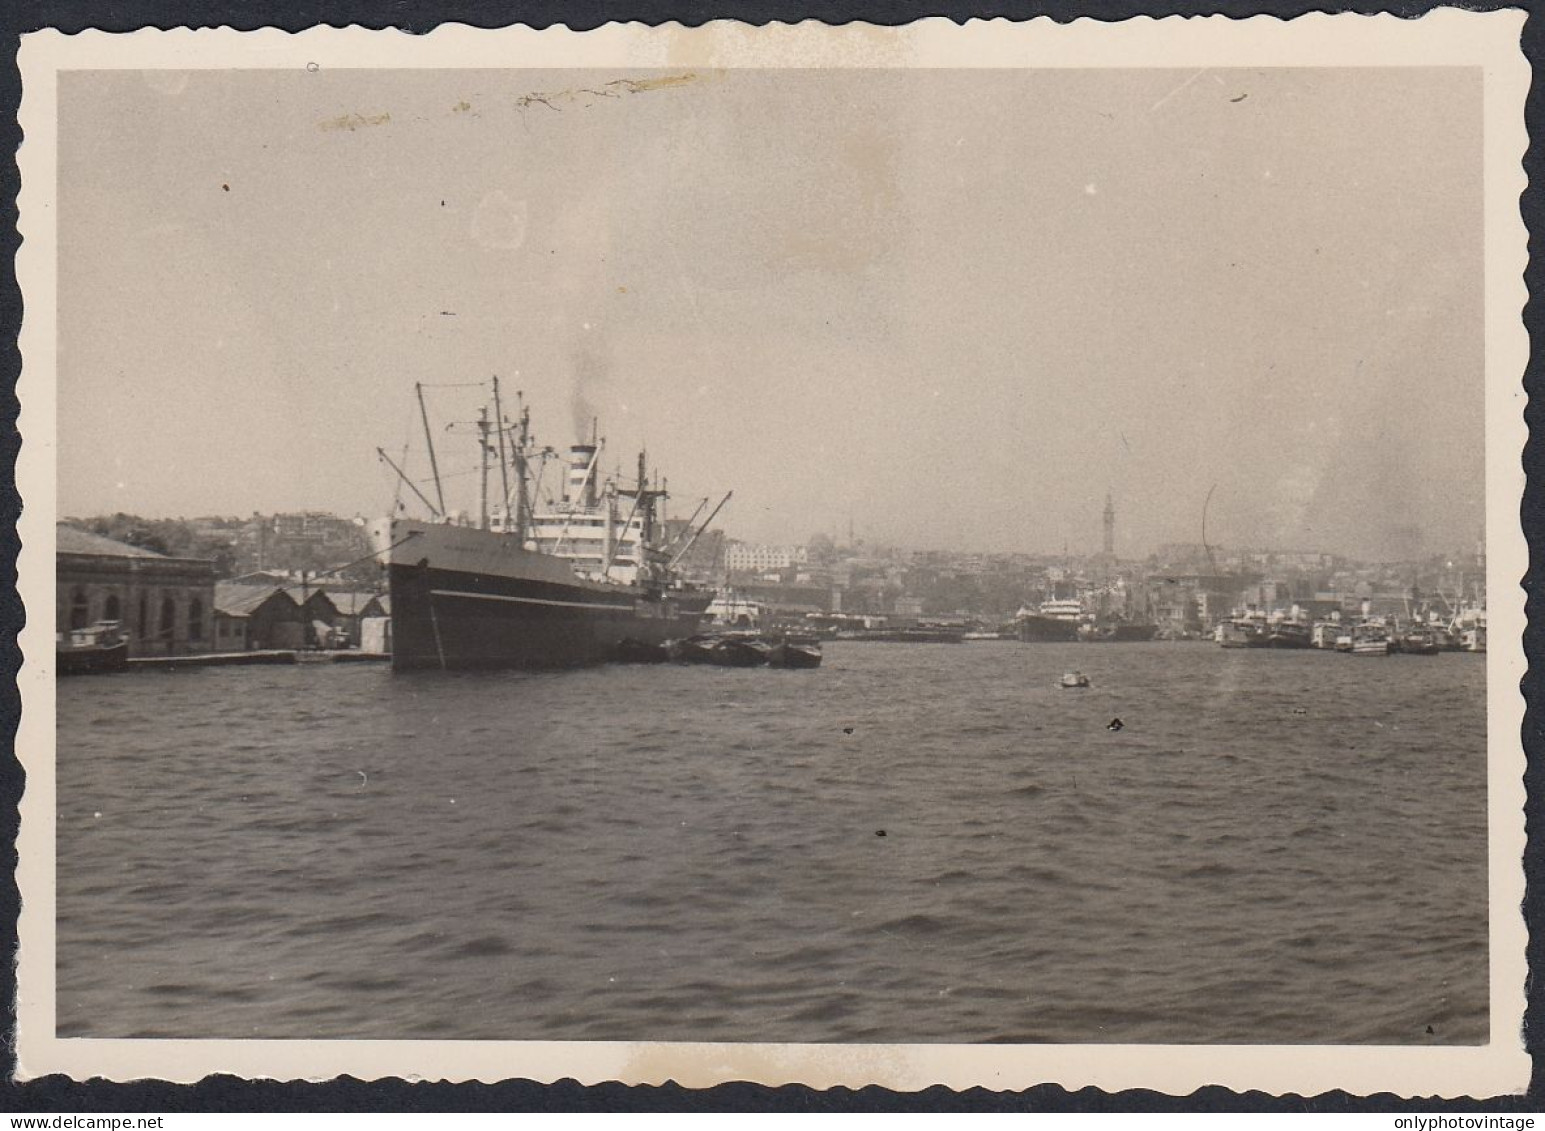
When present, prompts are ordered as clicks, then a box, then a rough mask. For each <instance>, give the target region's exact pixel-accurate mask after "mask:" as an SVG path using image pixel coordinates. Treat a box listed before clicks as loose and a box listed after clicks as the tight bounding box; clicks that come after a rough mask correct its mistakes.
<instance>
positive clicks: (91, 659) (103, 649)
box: [54, 640, 129, 675]
mask: <svg viewBox="0 0 1545 1131" xmlns="http://www.w3.org/2000/svg"><path fill="white" fill-rule="evenodd" d="M128 666H129V642H128V641H127V640H123V641H120V642H118V643H117V644H110V645H103V646H85V647H80V648H59V649H57V650H56V651H55V653H54V670H55V671H56V672H57V673H58V674H59V675H99V674H101V673H103V672H121V671H124V670H125V669H127V668H128Z"/></svg>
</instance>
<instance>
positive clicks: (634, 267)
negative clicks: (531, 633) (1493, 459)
mask: <svg viewBox="0 0 1545 1131" xmlns="http://www.w3.org/2000/svg"><path fill="white" fill-rule="evenodd" d="M669 74H671V72H626V73H624V72H606V73H598V72H575V71H541V72H532V71H506V72H491V71H473V72H469V71H456V72H446V71H416V72H413V71H401V72H387V71H376V72H353V73H347V72H338V73H333V72H326V71H324V72H320V73H305V72H298V73H296V72H282V73H281V72H262V71H260V72H250V71H249V72H194V73H187V74H182V73H167V72H156V73H139V72H76V73H65V74H63V75H61V77H60V88H59V91H60V170H59V186H60V211H59V231H60V265H59V266H60V270H59V305H60V319H59V326H60V339H59V345H60V349H59V382H60V396H59V411H60V417H59V452H60V457H59V458H60V507H61V509H62V511H63V512H64V513H66V514H90V513H97V512H103V511H111V510H124V511H131V512H138V513H141V514H151V515H187V516H192V515H198V514H245V513H250V512H252V511H255V510H261V511H265V512H267V511H274V510H292V509H306V508H317V509H327V510H333V511H336V512H339V513H343V514H354V513H356V512H357V513H360V514H366V515H373V514H376V513H385V512H386V510H387V509H388V507H389V506H390V503H391V500H392V498H393V496H394V493H395V484H394V476H393V475H392V473H391V472H390V471H389V470H388V469H387V468H386V467H385V466H384V465H382V464H380V463H379V462H378V461H377V459H376V457H375V454H374V450H375V447H376V446H377V445H380V446H382V447H384V448H386V449H387V450H388V451H389V452H391V453H392V455H393V457H394V458H396V457H397V456H400V455H401V453H402V448H403V444H404V442H405V441H409V440H411V442H412V446H413V449H414V450H413V452H412V453H411V454H410V455H409V457H408V458H409V461H410V463H411V468H410V470H412V471H413V473H414V474H415V476H419V475H427V463H426V461H425V459H424V454H423V442H422V438H421V434H420V433H419V431H418V425H417V417H416V412H417V409H416V405H415V403H414V401H413V383H414V382H415V381H423V382H425V383H439V382H478V381H486V380H487V379H488V378H489V376H490V375H491V374H494V373H497V374H499V375H500V377H501V379H502V380H503V382H504V385H505V389H506V392H511V391H513V390H514V389H517V388H518V389H522V390H524V391H525V393H526V397H527V400H528V402H529V403H530V404H531V406H532V409H533V420H534V424H535V427H536V431H537V434H538V436H539V437H540V439H541V440H542V441H543V442H545V443H550V444H553V445H555V446H566V445H567V444H569V443H570V442H571V441H572V440H573V439H574V429H575V426H576V424H577V423H578V422H579V421H581V420H583V419H584V418H585V417H587V416H588V415H589V414H590V413H594V414H596V415H598V416H600V418H601V431H602V434H603V435H605V436H606V437H607V438H608V441H609V456H608V459H607V461H606V466H607V468H608V470H609V469H610V468H611V467H612V466H613V465H614V464H615V463H618V462H620V463H621V464H622V466H623V467H625V468H631V467H632V466H633V462H634V458H635V454H636V451H637V448H638V446H639V445H640V444H641V443H647V445H648V447H649V451H650V453H651V460H652V462H655V463H658V464H659V465H660V467H661V468H662V470H663V471H664V473H665V474H666V475H667V476H668V477H669V480H670V483H671V486H672V489H673V491H674V492H675V494H676V500H675V503H674V504H673V510H675V511H676V512H678V513H680V512H685V511H690V510H691V509H692V507H693V505H695V503H696V501H697V499H698V498H700V497H702V496H704V495H709V494H713V495H715V496H717V495H718V494H722V493H723V492H724V491H726V490H729V489H731V488H733V489H734V490H735V500H734V501H733V502H732V503H731V505H730V507H729V508H727V509H726V511H725V512H724V514H723V515H722V516H721V521H720V522H719V523H716V525H722V526H723V527H724V528H725V529H726V531H727V532H728V533H730V534H731V535H732V536H738V537H744V538H751V539H763V540H784V539H788V540H803V539H805V538H806V537H808V536H809V535H810V534H812V533H813V532H815V531H819V530H824V531H827V532H832V533H837V532H839V531H840V532H845V531H846V529H847V524H848V520H849V516H850V515H851V516H852V517H853V519H854V521H855V524H856V526H857V529H858V532H859V534H860V535H862V536H865V537H868V538H870V539H874V540H881V541H890V542H897V543H900V544H904V545H911V546H918V547H947V546H952V545H955V546H961V547H966V548H975V549H982V550H1027V551H1038V550H1039V551H1060V550H1061V548H1062V547H1063V545H1064V544H1067V545H1069V546H1070V547H1071V549H1072V550H1073V551H1075V552H1077V551H1080V550H1083V551H1091V550H1096V549H1098V548H1099V544H1100V512H1101V509H1102V507H1103V505H1104V498H1105V493H1106V491H1107V490H1109V491H1110V492H1111V493H1112V494H1113V495H1114V497H1115V501H1116V508H1117V514H1118V527H1117V528H1118V552H1121V553H1123V554H1126V555H1132V556H1136V555H1138V554H1142V553H1146V552H1147V551H1148V550H1149V549H1150V548H1151V547H1152V546H1153V545H1154V544H1156V543H1159V542H1164V541H1195V540H1197V539H1198V537H1199V535H1200V522H1201V513H1202V504H1203V499H1204V498H1205V497H1206V495H1207V492H1208V489H1209V488H1210V487H1212V486H1213V485H1214V484H1216V492H1215V494H1214V498H1213V501H1212V504H1211V508H1210V511H1209V515H1208V532H1209V537H1210V540H1212V541H1213V542H1216V543H1222V544H1228V545H1235V546H1238V545H1246V544H1252V545H1276V546H1281V547H1290V548H1302V549H1325V550H1330V551H1336V552H1344V553H1351V554H1356V555H1362V556H1369V557H1381V556H1405V555H1407V554H1410V553H1412V552H1417V551H1420V550H1422V549H1441V548H1446V547H1448V546H1451V545H1456V544H1465V543H1468V542H1470V541H1471V540H1473V538H1474V537H1475V536H1476V535H1477V534H1478V532H1479V530H1480V527H1481V513H1482V499H1483V490H1484V487H1483V481H1482V469H1483V448H1482V443H1483V424H1482V364H1483V357H1484V351H1483V338H1482V256H1481V221H1482V210H1481V176H1480V143H1481V136H1480V121H1481V100H1480V95H1481V88H1480V73H1479V71H1478V70H1474V69H1458V68H1452V69H1441V70H1440V69H1430V70H1415V69H1393V68H1369V69H1359V70H1304V69H1295V70H1270V71H1228V70H1213V71H1206V72H1194V71H1173V70H1151V71H1024V72H1013V71H988V72H965V71H931V72H921V71H906V72H901V71H870V72H853V71H740V72H713V73H699V74H697V75H696V76H695V78H693V79H692V80H691V81H683V82H674V83H673V82H666V83H654V84H652V85H649V84H648V80H653V79H659V78H662V77H666V76H668V75H669ZM615 80H634V81H632V82H626V81H624V82H617V81H615ZM638 80H644V81H642V82H640V81H638ZM583 88H588V89H589V90H591V91H596V92H602V93H584V91H583ZM536 92H542V93H543V94H544V95H545V98H546V101H545V102H544V101H536V100H532V99H524V98H523V96H526V95H531V94H533V93H536ZM603 95H604V96H603ZM480 397H481V394H480V393H479V392H478V390H476V389H443V390H435V391H433V392H432V393H431V402H430V403H431V410H432V412H433V414H434V418H435V422H436V426H437V429H438V427H439V426H440V425H443V424H444V423H445V422H446V421H449V420H471V419H472V418H473V417H474V416H475V414H476V408H477V405H478V404H479V403H480ZM437 446H438V448H439V451H440V455H441V461H442V468H443V469H445V470H447V471H453V470H455V471H462V472H465V469H467V468H469V467H472V466H473V465H474V464H475V448H474V447H473V445H472V443H471V442H470V439H468V438H467V437H466V435H464V434H463V435H458V434H457V433H455V432H452V433H449V434H447V433H443V432H441V433H439V436H438V438H437ZM474 484H475V476H471V475H467V474H464V473H463V474H461V475H459V476H457V477H455V478H450V479H448V480H447V491H448V493H451V492H454V493H455V494H456V495H457V496H458V497H459V500H460V502H461V504H462V505H465V506H469V507H470V506H471V505H472V501H473V499H474V498H475V496H474V491H475V486H474ZM1424 539H1425V541H1423V540H1424Z"/></svg>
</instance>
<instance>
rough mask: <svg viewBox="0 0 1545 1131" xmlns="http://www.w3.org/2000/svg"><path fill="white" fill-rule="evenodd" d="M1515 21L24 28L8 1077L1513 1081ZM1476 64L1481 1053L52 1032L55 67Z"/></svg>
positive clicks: (1518, 999)
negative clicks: (1481, 242) (1483, 826)
mask: <svg viewBox="0 0 1545 1131" xmlns="http://www.w3.org/2000/svg"><path fill="white" fill-rule="evenodd" d="M1524 15H1525V14H1524V13H1523V12H1522V11H1503V12H1492V13H1474V12H1465V11H1460V10H1457V9H1440V10H1437V11H1434V12H1431V13H1429V14H1427V15H1425V16H1422V17H1420V18H1418V19H1415V20H1405V19H1399V18H1396V17H1393V16H1388V15H1378V16H1358V15H1327V14H1323V13H1317V14H1311V15H1305V16H1301V17H1298V18H1295V19H1292V20H1287V21H1284V20H1280V19H1277V18H1275V17H1268V16H1256V17H1253V18H1250V19H1246V20H1231V19H1228V18H1226V17H1222V16H1209V17H1195V18H1181V17H1170V18H1166V19H1162V20H1154V19H1150V18H1146V17H1144V18H1139V19H1131V20H1126V21H1120V22H1110V23H1105V22H1098V21H1095V20H1090V19H1080V20H1077V21H1074V22H1073V23H1070V24H1057V23H1055V22H1053V21H1051V20H1049V19H1045V18H1040V19H1035V20H1030V21H1026V22H1022V23H1011V22H1007V21H1003V20H994V21H972V22H970V23H968V24H966V25H964V26H961V25H957V24H955V23H953V22H951V21H949V20H945V19H929V20H923V21H920V22H917V23H913V24H910V25H907V26H904V27H899V28H884V27H876V26H872V25H865V24H847V25H843V26H840V27H830V26H827V25H825V24H822V23H817V22H813V21H812V22H806V23H801V24H797V25H783V24H776V25H769V26H765V27H752V26H749V25H744V24H736V23H730V22H717V23H711V24H708V25H705V26H703V27H699V28H686V27H683V26H681V25H679V24H665V25H662V26H659V27H648V26H645V25H642V24H622V25H619V24H612V25H608V26H605V27H602V28H598V29H596V30H594V31H588V32H574V31H570V30H569V29H567V28H564V27H555V28H550V29H547V30H542V31H536V30H532V29H530V28H526V27H512V28H506V29H500V30H490V31H485V30H479V29H474V28H469V27H465V26H460V25H456V26H444V27H440V28H438V29H436V30H435V31H433V32H431V33H429V34H427V35H410V34H407V33H404V32H397V31H370V30H366V29H362V28H330V27H319V28H314V29H311V30H308V31H305V32H302V33H299V34H290V33H287V32H283V31H278V30H275V29H264V30H261V31H253V32H238V31H234V30H232V29H229V28H221V29H215V30H203V31H192V30H188V29H177V30H172V31H158V30H155V29H149V30H143V31H139V32H135V33H130V34H121V35H120V34H107V33H102V32H96V31H88V32H84V33H81V34H79V35H75V36H70V35H64V34H61V33H59V32H55V31H42V32H38V33H35V34H31V35H26V36H24V37H23V38H22V43H21V48H20V56H19V58H20V66H21V72H22V102H21V112H20V121H21V126H22V129H23V135H24V136H23V143H22V146H21V149H20V152H19V162H20V166H21V185H22V187H21V194H20V198H19V208H20V224H19V227H20V230H21V235H22V239H23V242H22V245H21V249H20V252H19V254H18V257H17V270H18V277H19V279H20V283H21V289H22V294H23V300H24V319H23V325H22V331H21V350H22V357H23V368H22V374H21V379H20V382H19V385H18V396H19V398H20V401H21V418H20V428H21V432H22V437H23V445H22V448H21V453H20V457H19V461H18V465H17V482H18V488H19V490H20V493H21V496H22V500H23V505H24V511H23V514H22V517H21V520H20V521H19V523H18V529H19V533H20V535H21V539H22V551H21V557H20V560H19V562H18V574H19V582H18V584H19V588H20V592H21V594H22V598H23V601H24V603H25V606H26V608H27V610H28V616H27V625H26V627H25V629H24V630H23V632H22V634H21V647H22V651H23V655H24V657H25V658H24V661H23V666H22V668H21V671H20V673H19V675H18V677H17V679H18V683H19V686H20V692H21V697H22V719H21V725H20V729H19V731H18V735H17V751H18V754H19V756H20V758H21V760H22V762H23V765H24V767H25V770H26V774H27V778H26V792H25V795H24V796H23V798H22V801H21V834H20V837H19V841H18V850H19V853H20V861H21V862H20V866H19V868H18V874H17V879H18V883H19V886H20V890H21V898H22V911H21V920H20V954H19V966H18V977H19V982H18V985H19V991H18V1001H17V1013H18V1026H19V1028H18V1040H17V1053H18V1064H19V1069H18V1076H19V1077H20V1078H22V1079H27V1078H33V1077H37V1076H40V1075H44V1074H48V1073H63V1074H65V1075H67V1076H70V1077H73V1078H76V1079H83V1078H86V1077H93V1076H97V1077H105V1078H108V1079H112V1080H129V1079H135V1078H146V1077H148V1078H155V1079H164V1080H172V1081H194V1080H198V1079H200V1078H201V1077H203V1076H205V1075H208V1074H211V1073H230V1074H233V1075H236V1076H240V1077H247V1078H270V1079H281V1080H325V1079H330V1078H332V1077H334V1076H337V1075H340V1074H348V1075H351V1076H354V1077H358V1078H361V1079H366V1080H369V1079H375V1078H380V1077H388V1076H394V1077H402V1078H406V1079H410V1080H414V1079H420V1080H448V1081H461V1080H481V1081H496V1080H503V1079H512V1078H522V1079H530V1080H536V1081H543V1082H551V1081H556V1080H559V1079H562V1078H566V1077H567V1078H573V1079H576V1080H578V1081H580V1082H581V1083H585V1084H595V1083H601V1082H604V1081H619V1082H622V1083H626V1084H660V1083H663V1082H665V1081H668V1080H673V1081H676V1082H677V1083H679V1084H682V1085H685V1086H688V1087H706V1086H710V1085H713V1084H717V1083H721V1082H725V1081H734V1080H749V1081H755V1082H758V1083H761V1084H766V1085H771V1086H776V1085H781V1084H785V1083H802V1084H805V1085H808V1086H810V1087H812V1088H826V1087H833V1086H845V1087H851V1088H858V1087H862V1086H865V1085H871V1084H876V1085H881V1086H884V1087H887V1088H891V1089H896V1090H901V1091H908V1090H916V1089H922V1088H926V1087H930V1086H933V1085H941V1084H942V1085H946V1086H948V1087H951V1088H956V1089H963V1088H969V1087H977V1086H980V1087H985V1088H989V1089H995V1090H1018V1089H1023V1088H1027V1087H1031V1086H1033V1085H1036V1084H1043V1083H1055V1084H1060V1085H1062V1086H1064V1087H1066V1088H1069V1089H1078V1088H1083V1087H1086V1086H1091V1085H1092V1086H1095V1087H1098V1088H1102V1089H1105V1090H1107V1091H1111V1092H1115V1091H1120V1090H1123V1089H1127V1088H1151V1089H1154V1090H1156V1091H1160V1092H1166V1093H1172V1094H1182V1095H1183V1094H1187V1093H1190V1092H1192V1091H1194V1090H1196V1089H1197V1088H1200V1087H1203V1086H1205V1085H1212V1084H1216V1085H1223V1086H1225V1087H1229V1088H1233V1089H1236V1090H1241V1091H1243V1090H1247V1089H1260V1090H1262V1091H1265V1092H1270V1093H1276V1094H1283V1093H1297V1094H1304V1095H1313V1094H1318V1093H1322V1092H1325V1091H1329V1090H1332V1089H1344V1090H1346V1091H1348V1092H1351V1093H1354V1094H1363V1095H1366V1094H1371V1093H1375V1092H1393V1093H1396V1094H1398V1095H1402V1096H1431V1097H1453V1096H1462V1095H1469V1096H1494V1095H1502V1094H1511V1093H1521V1092H1523V1091H1524V1089H1525V1088H1526V1087H1527V1084H1528V1081H1529V1074H1530V1067H1531V1064H1530V1060H1529V1057H1528V1056H1527V1054H1526V1053H1525V1051H1524V1048H1523V1039H1522V1035H1521V1027H1522V1020H1523V1012H1524V1004H1525V998H1524V992H1525V991H1524V986H1525V979H1526V976H1527V967H1526V962H1525V941H1526V934H1525V927H1524V922H1523V918H1522V912H1521V904H1522V900H1523V894H1524V879H1523V868H1522V858H1523V851H1524V817H1523V804H1524V786H1523V770H1524V755H1523V749H1522V745H1521V738H1520V734H1521V728H1522V722H1523V711H1524V703H1523V699H1522V696H1521V694H1520V692H1519V682H1520V680H1521V679H1522V678H1523V675H1524V672H1525V660H1524V655H1523V647H1522V637H1523V631H1524V627H1525V615H1524V597H1523V592H1522V590H1521V588H1520V580H1521V579H1522V577H1523V576H1524V573H1525V571H1526V568H1527V549H1526V545H1525V542H1524V538H1523V534H1522V531H1521V529H1520V526H1519V504H1520V500H1521V498H1522V494H1523V486H1524V475H1523V469H1522V465H1521V462H1520V460H1521V453H1522V451H1523V447H1524V443H1525V440H1526V438H1527V430H1526V427H1525V424H1524V418H1523V407H1524V390H1523V383H1522V381H1523V372H1524V366H1525V363H1526V360H1527V357H1528V347H1529V342H1528V336H1527V334H1526V332H1525V330H1524V326H1523V321H1522V312H1523V307H1524V303H1525V301H1526V298H1527V294H1526V291H1525V287H1524V281H1523V272H1524V267H1525V265H1526V263H1527V257H1528V251H1527V233H1526V231H1525V228H1524V225H1523V221H1522V218H1521V216H1520V213H1519V207H1518V201H1519V196H1520V194H1521V193H1522V192H1523V190H1524V187H1525V183H1526V182H1525V177H1524V173H1523V168H1522V160H1523V155H1524V151H1525V149H1526V147H1527V144H1528V136H1527V132H1526V130H1525V126H1524V99H1525V95H1526V94H1527V91H1528V85H1529V67H1528V64H1527V62H1526V60H1525V58H1524V56H1523V53H1522V50H1521V48H1520V35H1521V32H1522V27H1523V23H1524ZM1282 66H1300V67H1348V66H1355V67H1408V66H1450V67H1454V66H1458V67H1478V68H1481V70H1482V72H1483V75H1484V114H1485V129H1484V156H1483V160H1484V165H1485V168H1484V194H1485V225H1484V232H1485V264H1486V291H1485V319H1486V328H1485V334H1486V365H1485V414H1486V415H1485V419H1486V492H1487V493H1486V523H1487V525H1486V530H1487V534H1486V538H1487V550H1488V576H1487V583H1488V591H1489V594H1490V606H1491V607H1490V610H1489V616H1490V620H1491V624H1490V633H1489V643H1490V651H1489V653H1488V655H1487V658H1486V664H1487V701H1488V714H1489V719H1488V766H1489V787H1488V802H1487V804H1488V820H1489V830H1488V833H1489V861H1488V863H1489V867H1488V877H1489V878H1488V884H1489V907H1490V924H1489V926H1490V933H1489V955H1490V969H1489V986H1490V1002H1489V1016H1490V1038H1489V1041H1488V1042H1487V1043H1486V1044H1484V1045H1480V1046H1473V1047H1410V1048H1405V1047H1389V1046H1362V1045H1357V1046H1325V1045H1289V1046H1275V1045H1252V1046H1246V1045H1099V1044H1078V1045H903V1044H893V1045H891V1044H888V1045H850V1044H840V1045H793V1044H756V1043H746V1044H738V1043H737V1044H680V1043H674V1044H673V1043H647V1042H637V1043H621V1042H617V1043H587V1042H563V1041H500V1042H479V1041H347V1040H323V1041H306V1040H297V1041H271V1040H268V1041H225V1040H207V1041H206V1040H128V1039H125V1040H99V1039H79V1038H65V1039H61V1038H58V1037H56V1036H55V1035H54V1034H55V1025H54V1021H55V998H54V995H55V989H56V987H55V969H54V957H55V952H54V915H55V903H54V885H53V877H54V865H55V859H54V833H55V828H54V814H55V811H56V805H55V780H54V727H55V715H54V712H55V703H54V686H53V675H52V671H51V663H50V662H49V661H48V660H47V657H51V656H52V649H53V642H52V640H51V639H50V633H51V628H50V626H51V624H52V622H53V619H54V618H53V608H54V599H55V598H54V585H53V575H54V521H55V518H56V509H57V508H56V473H55V453H56V445H55V437H56V400H55V366H56V360H57V359H56V342H55V314H56V311H55V309H54V304H55V298H56V287H55V284H56V259H55V257H56V251H57V239H56V232H55V221H56V213H55V209H54V202H55V170H56V133H55V130H56V125H57V102H56V93H57V89H56V80H57V75H58V73H59V72H60V71H64V70H74V69H87V68H91V69H179V70H183V69H199V70H204V69H271V70H294V71H295V72H296V73H297V74H304V73H305V71H306V69H307V68H308V67H311V68H324V69H349V68H434V69H453V68H560V67H561V68H581V67H608V68H622V67H627V68H639V69H650V70H653V69H658V68H674V69H682V68H689V69H698V70H702V69H714V68H746V67H758V68H778V67H791V68H792V67H799V68H812V67H830V68H946V67H947V68H973V67H980V68H987V67H1009V68H1106V67H1127V68H1132V67H1150V68H1152V67H1166V68H1171V67H1187V68H1190V67H1196V68H1201V67H1282Z"/></svg>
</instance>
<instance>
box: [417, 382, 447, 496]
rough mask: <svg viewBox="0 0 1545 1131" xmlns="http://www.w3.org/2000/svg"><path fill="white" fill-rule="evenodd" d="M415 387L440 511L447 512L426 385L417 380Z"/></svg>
mask: <svg viewBox="0 0 1545 1131" xmlns="http://www.w3.org/2000/svg"><path fill="white" fill-rule="evenodd" d="M413 389H414V391H415V392H416V393H418V411H419V415H420V416H421V417H423V420H424V442H425V443H426V444H428V445H429V468H430V470H431V471H433V472H434V476H435V497H436V498H438V499H439V500H440V513H441V514H444V513H445V489H444V488H443V487H441V486H440V465H439V463H437V462H436V461H435V437H434V433H433V432H431V431H430V430H429V409H427V408H425V407H424V386H423V385H422V384H420V383H418V382H415V383H414V385H413Z"/></svg>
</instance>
